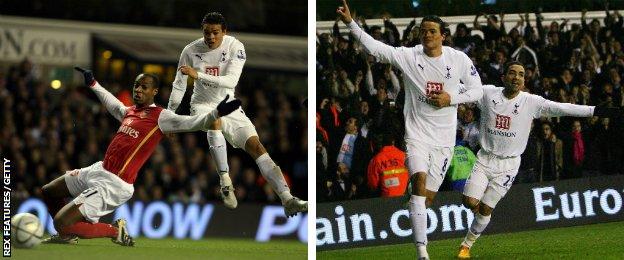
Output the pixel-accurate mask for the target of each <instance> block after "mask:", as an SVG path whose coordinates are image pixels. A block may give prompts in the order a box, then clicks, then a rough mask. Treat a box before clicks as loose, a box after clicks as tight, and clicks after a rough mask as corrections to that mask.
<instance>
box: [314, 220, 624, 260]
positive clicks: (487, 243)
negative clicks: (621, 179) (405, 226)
mask: <svg viewBox="0 0 624 260" xmlns="http://www.w3.org/2000/svg"><path fill="white" fill-rule="evenodd" d="M462 240H463V238H454V239H446V240H436V241H429V245H428V248H427V249H428V251H429V257H430V258H431V259H454V258H455V257H456V255H457V252H458V250H459V244H460V243H461V241H462ZM470 254H471V256H472V258H476V259H624V221H623V222H610V223H604V224H595V225H586V226H575V227H567V228H554V229H546V230H534V231H525V232H517V233H506V234H494V235H488V234H487V230H486V233H485V234H484V235H482V236H481V237H480V238H479V239H478V240H477V242H475V244H474V245H473V247H472V249H471V250H470ZM316 256H317V259H416V250H415V249H414V246H413V245H412V244H411V243H409V244H399V245H391V246H377V247H364V248H354V249H343V250H330V251H322V252H317V253H316Z"/></svg>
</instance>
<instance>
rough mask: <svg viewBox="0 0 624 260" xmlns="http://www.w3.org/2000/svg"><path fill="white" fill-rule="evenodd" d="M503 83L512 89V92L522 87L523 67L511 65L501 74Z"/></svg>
mask: <svg viewBox="0 0 624 260" xmlns="http://www.w3.org/2000/svg"><path fill="white" fill-rule="evenodd" d="M503 83H505V88H507V89H508V90H512V92H518V91H520V90H522V89H524V67H522V66H521V65H511V66H510V67H509V69H508V70H507V73H506V74H505V75H504V76H503Z"/></svg>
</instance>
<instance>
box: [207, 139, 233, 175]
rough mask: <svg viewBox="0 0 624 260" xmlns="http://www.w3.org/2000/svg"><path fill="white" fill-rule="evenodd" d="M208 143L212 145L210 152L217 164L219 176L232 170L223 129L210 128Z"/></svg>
mask: <svg viewBox="0 0 624 260" xmlns="http://www.w3.org/2000/svg"><path fill="white" fill-rule="evenodd" d="M207 136H208V144H209V145H210V154H211V155H212V158H213V159H214V161H215V163H216V165H217V171H218V172H219V176H220V177H222V176H223V175H224V174H227V173H228V172H229V171H230V168H229V167H228V164H227V146H226V144H225V137H224V136H223V133H222V132H221V130H208V132H207Z"/></svg>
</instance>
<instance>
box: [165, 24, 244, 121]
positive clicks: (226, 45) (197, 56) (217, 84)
mask: <svg viewBox="0 0 624 260" xmlns="http://www.w3.org/2000/svg"><path fill="white" fill-rule="evenodd" d="M246 59H247V57H246V54H245V47H244V46H243V44H242V43H241V42H240V41H238V40H237V39H236V38H234V37H232V36H229V35H225V36H223V42H222V43H221V45H220V46H219V47H217V48H216V49H214V50H211V49H210V48H209V47H208V45H206V43H204V38H199V39H197V40H195V41H193V42H191V43H190V44H188V45H187V46H186V47H184V50H182V54H181V55H180V62H179V63H178V68H180V66H182V65H187V66H190V67H193V68H194V69H195V70H196V71H197V75H198V79H197V80H195V82H194V89H193V95H192V96H191V107H192V106H194V105H197V104H218V103H219V102H221V100H223V98H225V95H230V98H234V88H235V87H236V84H238V79H239V78H240V75H241V73H242V71H243V66H244V65H245V60H246ZM187 78H188V76H186V75H183V74H182V73H181V72H180V70H178V72H177V74H176V78H175V80H174V82H173V89H172V90H171V96H170V98H169V105H168V109H170V110H173V111H175V110H176V109H177V108H178V106H179V105H180V102H181V101H182V97H183V96H184V92H185V91H186V82H187Z"/></svg>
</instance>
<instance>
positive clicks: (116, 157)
mask: <svg viewBox="0 0 624 260" xmlns="http://www.w3.org/2000/svg"><path fill="white" fill-rule="evenodd" d="M162 110H163V108H161V107H157V106H155V105H152V106H148V107H142V108H137V107H136V106H132V107H129V108H128V110H127V112H126V115H125V116H124V118H123V120H122V122H121V126H120V127H119V129H118V130H117V133H116V134H115V136H114V137H113V140H112V141H111V143H110V144H109V145H108V149H106V154H105V155H104V163H103V166H104V169H106V170H107V171H110V172H112V173H113V174H116V175H117V176H119V178H121V179H122V180H124V181H125V182H127V183H130V184H132V183H134V180H136V176H137V172H138V171H139V169H141V166H143V164H144V163H145V161H147V159H148V158H149V157H150V155H152V153H153V152H154V149H156V145H158V143H159V142H160V139H162V137H163V135H164V134H163V132H162V131H161V130H160V128H159V127H158V117H159V116H160V112H161V111H162Z"/></svg>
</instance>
